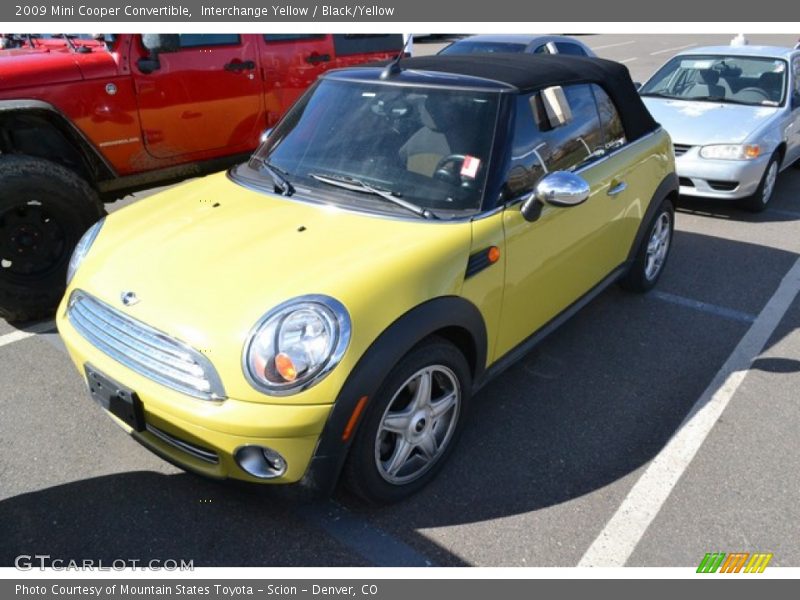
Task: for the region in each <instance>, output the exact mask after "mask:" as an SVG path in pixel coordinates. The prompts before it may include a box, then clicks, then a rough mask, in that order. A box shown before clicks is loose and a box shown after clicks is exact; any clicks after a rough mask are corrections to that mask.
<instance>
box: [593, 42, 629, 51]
mask: <svg viewBox="0 0 800 600" xmlns="http://www.w3.org/2000/svg"><path fill="white" fill-rule="evenodd" d="M635 43H636V40H631V41H629V42H618V43H616V44H605V45H603V46H593V47H591V48H592V50H594V51H597V50H605V49H606V48H617V47H618V46H628V45H630V44H635Z"/></svg>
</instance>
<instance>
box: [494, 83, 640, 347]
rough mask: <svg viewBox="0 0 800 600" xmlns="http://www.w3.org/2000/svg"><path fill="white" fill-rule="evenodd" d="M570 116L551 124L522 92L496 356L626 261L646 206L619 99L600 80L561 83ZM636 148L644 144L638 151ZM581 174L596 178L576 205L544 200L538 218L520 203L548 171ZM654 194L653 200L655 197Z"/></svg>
mask: <svg viewBox="0 0 800 600" xmlns="http://www.w3.org/2000/svg"><path fill="white" fill-rule="evenodd" d="M563 91H564V96H565V97H566V101H567V103H568V105H569V110H568V111H567V112H566V114H567V115H569V113H571V117H568V118H567V121H566V122H565V123H563V124H561V125H558V126H553V125H552V123H546V120H547V117H546V111H544V108H543V105H542V100H541V98H540V96H539V93H538V92H537V93H533V94H527V95H525V94H521V95H519V96H518V97H517V98H516V100H515V102H516V118H515V127H514V134H513V142H512V152H511V154H512V156H511V163H510V168H509V170H508V174H507V177H506V183H505V189H504V196H505V197H506V198H509V199H510V200H509V202H508V204H507V206H506V208H505V211H504V218H503V227H504V230H505V238H506V286H505V296H504V299H503V308H502V316H501V324H500V328H499V333H498V340H497V348H496V356H502V355H503V354H504V353H505V352H507V351H508V350H510V349H512V348H513V347H514V346H516V345H517V344H519V343H520V342H522V341H524V340H525V339H526V338H527V337H529V336H530V335H531V334H533V333H534V332H535V331H537V330H538V329H540V328H541V327H543V326H544V325H546V324H547V323H548V322H549V321H551V320H552V319H553V318H555V317H557V316H558V315H559V313H561V312H563V311H564V310H565V309H567V308H568V307H570V305H572V304H573V303H574V302H575V301H577V300H578V299H580V298H581V297H582V296H584V295H585V294H587V293H588V292H589V291H590V290H591V289H592V288H593V287H595V286H596V285H597V284H598V283H600V282H601V281H603V280H604V278H606V277H607V276H608V275H609V274H610V273H612V271H614V269H615V268H616V267H618V266H619V265H620V264H621V263H623V262H624V260H625V258H626V255H627V252H628V250H629V248H630V244H631V241H632V239H633V237H634V235H635V231H636V227H637V226H638V222H639V218H640V217H637V215H639V214H641V212H642V210H643V207H642V203H641V200H640V199H638V198H637V196H636V195H635V194H634V193H633V191H632V187H635V186H632V185H631V184H632V183H634V181H633V180H638V179H639V178H640V177H641V176H642V174H637V173H636V172H635V171H636V168H637V167H636V164H637V163H636V159H632V158H631V156H630V155H629V154H628V152H627V150H626V147H627V146H632V144H631V145H629V144H627V143H626V139H625V133H624V129H623V126H622V123H621V121H620V119H619V115H618V114H617V111H616V109H615V107H614V105H613V103H612V102H611V99H610V98H609V97H608V95H607V94H605V92H604V91H603V89H602V88H601V87H599V86H597V85H589V84H580V85H570V86H565V87H564V88H563ZM633 152H634V153H635V152H636V150H635V149H634V150H633ZM559 170H560V171H573V172H575V173H576V174H578V175H579V176H580V177H582V178H583V179H584V180H586V182H587V183H588V184H589V186H590V189H591V194H590V196H589V198H588V199H587V200H586V201H585V202H583V203H582V204H579V205H577V206H572V207H566V208H562V207H555V206H551V205H541V204H540V205H539V206H540V213H539V214H538V218H536V219H535V220H534V221H532V222H529V221H527V220H526V219H525V218H524V217H523V215H522V213H521V206H522V200H524V199H525V198H527V197H528V195H529V194H531V193H532V191H533V190H534V187H535V185H536V183H537V182H538V181H539V180H540V179H541V178H542V177H543V176H544V175H546V173H547V172H553V171H559ZM647 200H649V198H648V199H647Z"/></svg>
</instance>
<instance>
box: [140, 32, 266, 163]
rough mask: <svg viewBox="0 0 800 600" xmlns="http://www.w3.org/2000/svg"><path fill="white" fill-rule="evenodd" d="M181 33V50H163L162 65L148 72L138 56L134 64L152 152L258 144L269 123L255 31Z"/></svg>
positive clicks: (220, 150)
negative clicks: (263, 109) (263, 112)
mask: <svg viewBox="0 0 800 600" xmlns="http://www.w3.org/2000/svg"><path fill="white" fill-rule="evenodd" d="M179 38H180V46H179V48H178V50H177V51H175V52H161V53H159V54H158V57H157V58H158V68H157V69H155V70H153V71H152V72H150V73H145V72H143V71H142V70H141V69H140V68H138V66H137V62H136V61H134V64H133V67H132V69H131V70H132V72H133V73H134V81H135V84H136V93H137V101H138V105H139V115H140V118H141V123H142V134H143V138H144V143H145V147H146V149H147V152H148V153H149V154H150V155H151V156H154V157H156V158H172V157H180V156H183V155H187V154H192V153H198V152H205V153H210V154H212V155H214V154H219V155H221V154H234V153H236V152H246V151H248V150H250V149H252V148H254V147H255V146H256V144H257V140H258V134H259V133H260V131H261V130H262V129H263V128H264V127H265V124H264V121H263V120H262V119H261V118H260V115H261V107H262V100H261V81H259V78H258V77H257V74H258V69H257V67H258V65H257V62H256V61H257V60H258V52H257V48H256V46H255V42H254V39H255V36H240V35H237V34H193V33H189V34H181V35H180V36H179ZM140 51H141V52H142V54H143V55H147V54H148V52H147V51H146V50H144V49H143V48H142V47H141V45H140Z"/></svg>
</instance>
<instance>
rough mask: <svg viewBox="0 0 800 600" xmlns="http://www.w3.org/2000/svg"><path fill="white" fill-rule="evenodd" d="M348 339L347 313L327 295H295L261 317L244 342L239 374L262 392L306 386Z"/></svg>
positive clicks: (338, 357)
mask: <svg viewBox="0 0 800 600" xmlns="http://www.w3.org/2000/svg"><path fill="white" fill-rule="evenodd" d="M349 341H350V316H349V315H348V314H347V309H345V307H344V306H343V305H342V303H341V302H338V301H337V300H334V299H333V298H331V297H329V296H319V295H309V296H300V297H298V298H294V299H292V300H289V301H288V302H284V303H283V304H280V305H279V306H277V307H275V308H274V309H272V310H271V311H269V312H268V313H267V314H266V315H264V316H263V317H262V318H261V320H260V321H259V322H258V323H256V325H255V327H253V329H252V330H251V331H250V335H249V336H248V337H247V341H246V342H245V345H244V355H243V357H242V359H243V363H244V365H243V366H244V374H245V376H246V377H247V380H248V381H249V382H250V384H251V385H252V386H253V387H255V388H256V389H257V390H260V391H262V392H265V393H267V394H271V395H275V396H282V395H288V394H295V393H297V392H300V391H302V390H304V389H307V388H309V387H311V386H312V385H314V384H315V383H317V382H318V381H319V380H320V379H322V378H323V377H325V376H326V375H327V374H328V373H329V372H330V371H331V370H332V369H333V368H334V367H335V366H336V365H337V364H338V363H339V361H340V360H341V359H342V356H343V355H344V351H345V350H346V349H347V344H348V342H349Z"/></svg>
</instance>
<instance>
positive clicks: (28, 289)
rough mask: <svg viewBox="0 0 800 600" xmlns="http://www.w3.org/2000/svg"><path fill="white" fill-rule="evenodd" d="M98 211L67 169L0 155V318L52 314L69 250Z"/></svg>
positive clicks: (94, 201)
mask: <svg viewBox="0 0 800 600" xmlns="http://www.w3.org/2000/svg"><path fill="white" fill-rule="evenodd" d="M102 214H103V208H102V205H101V203H100V200H99V199H98V197H97V194H96V193H95V191H94V190H93V189H92V188H91V186H90V185H89V184H88V183H87V182H86V181H84V180H83V179H81V178H80V177H79V176H78V175H77V174H75V173H74V172H72V171H70V170H69V169H66V168H64V167H62V166H61V165H58V164H56V163H53V162H50V161H48V160H43V159H40V158H33V157H30V156H21V155H6V156H0V318H4V319H7V320H8V321H27V320H31V319H36V318H40V317H47V316H50V315H52V314H53V312H54V311H55V309H56V306H57V305H58V302H59V301H60V300H61V296H63V294H64V288H65V287H66V282H65V278H66V273H67V264H68V263H69V259H70V255H71V254H72V250H73V248H74V247H75V245H76V244H77V243H78V240H79V239H80V237H81V235H83V233H84V232H85V231H86V230H87V229H88V228H89V227H90V226H91V225H92V224H93V223H94V222H96V221H97V220H98V219H99V218H100V217H101V216H102Z"/></svg>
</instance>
